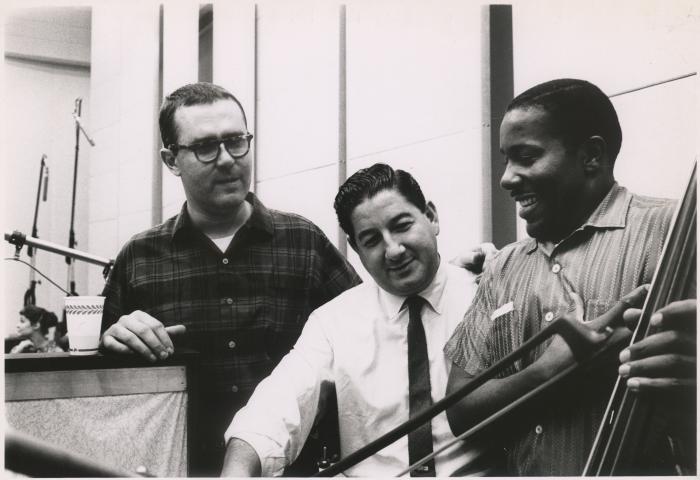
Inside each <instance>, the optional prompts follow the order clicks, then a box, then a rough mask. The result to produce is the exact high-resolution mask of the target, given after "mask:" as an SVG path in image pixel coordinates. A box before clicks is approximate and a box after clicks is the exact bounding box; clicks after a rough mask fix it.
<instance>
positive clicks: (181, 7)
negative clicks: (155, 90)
mask: <svg viewBox="0 0 700 480" xmlns="http://www.w3.org/2000/svg"><path fill="white" fill-rule="evenodd" d="M198 62H199V4H197V3H194V2H166V3H165V4H164V5H163V72H162V75H163V96H166V95H168V94H170V93H171V92H172V91H173V90H175V89H177V88H178V87H181V86H182V85H185V84H187V83H194V82H196V81H197V76H198V72H199V64H198ZM162 168H164V167H162ZM162 182H163V184H162V185H163V190H162V192H163V201H162V206H163V218H164V219H165V218H168V217H170V216H172V215H175V214H176V213H178V212H179V211H180V207H181V206H182V202H184V200H185V193H184V191H183V189H182V183H181V182H180V179H179V178H177V177H175V176H174V175H171V174H170V172H168V171H167V169H164V170H163V173H162Z"/></svg>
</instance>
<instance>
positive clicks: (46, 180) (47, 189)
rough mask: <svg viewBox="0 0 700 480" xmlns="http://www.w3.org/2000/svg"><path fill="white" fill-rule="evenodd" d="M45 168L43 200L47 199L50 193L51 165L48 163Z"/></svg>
mask: <svg viewBox="0 0 700 480" xmlns="http://www.w3.org/2000/svg"><path fill="white" fill-rule="evenodd" d="M45 168H46V175H44V196H43V197H42V200H43V201H46V199H47V198H48V195H49V166H48V165H47V166H46V167H45Z"/></svg>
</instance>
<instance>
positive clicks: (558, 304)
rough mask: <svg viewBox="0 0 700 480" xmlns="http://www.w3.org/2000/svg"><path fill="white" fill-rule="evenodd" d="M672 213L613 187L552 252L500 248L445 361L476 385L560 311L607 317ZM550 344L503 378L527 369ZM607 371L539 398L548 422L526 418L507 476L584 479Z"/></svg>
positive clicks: (656, 252) (642, 272)
mask: <svg viewBox="0 0 700 480" xmlns="http://www.w3.org/2000/svg"><path fill="white" fill-rule="evenodd" d="M673 211H674V202H672V201H670V200H662V199H655V198H649V197H641V196H637V195H633V194H631V193H630V192H628V191H627V189H625V188H624V187H621V186H619V185H617V184H615V185H614V186H613V187H612V189H611V190H610V192H609V193H608V194H607V195H606V197H605V198H604V199H603V201H602V202H601V203H600V204H599V205H598V207H597V208H596V210H595V211H594V212H593V213H592V214H591V216H590V217H589V219H588V221H587V222H586V223H584V224H583V225H582V226H581V227H579V228H578V229H577V230H576V231H574V232H573V233H572V234H571V235H569V236H568V237H567V238H565V239H564V240H562V241H561V242H560V243H559V244H557V245H556V246H554V247H553V248H552V249H551V250H547V249H546V247H545V246H544V245H542V244H539V243H538V242H537V241H536V240H535V239H531V238H528V239H525V240H522V241H520V242H517V243H514V244H512V245H509V246H507V247H505V248H504V249H503V250H501V251H500V252H499V253H498V255H497V256H496V257H495V258H494V259H493V261H492V262H491V263H490V264H489V265H488V266H487V269H486V272H485V273H484V275H483V278H482V280H481V283H480V284H479V289H478V291H477V294H476V298H475V299H474V302H473V303H472V305H471V307H470V308H469V310H468V311H467V313H466V315H465V318H464V320H463V321H462V323H460V325H459V326H458V327H457V329H456V330H455V333H454V334H453V336H452V338H451V339H450V340H449V342H448V343H447V345H446V346H445V354H446V355H447V357H448V358H450V359H451V360H452V361H453V362H454V363H455V364H456V365H458V366H459V367H461V368H462V369H464V371H465V372H466V373H467V375H469V376H470V377H473V376H476V375H477V374H479V373H480V372H482V371H483V370H485V369H486V368H488V367H490V366H491V365H493V364H494V363H496V362H497V361H498V360H500V359H501V358H503V357H504V356H506V355H507V354H508V353H510V352H511V351H513V350H515V349H516V348H518V347H519V346H520V345H521V344H522V343H523V342H524V341H525V340H527V339H528V338H530V337H531V336H532V335H534V334H535V333H537V332H538V331H539V330H541V329H542V328H544V327H546V326H547V325H548V324H549V323H550V322H551V321H552V320H554V319H556V318H558V317H561V316H563V315H564V314H566V313H569V314H572V315H574V316H576V317H577V318H583V319H584V321H589V320H591V319H593V318H596V317H597V316H599V315H601V314H602V313H604V312H606V311H607V310H608V309H609V308H610V307H612V306H613V305H614V304H615V302H617V301H618V300H619V299H620V298H621V297H623V296H624V295H625V294H627V293H629V292H630V291H632V290H633V289H634V288H635V287H637V286H639V285H642V284H645V283H649V282H651V279H652V276H653V274H654V270H655V267H656V263H657V261H658V259H659V257H660V255H661V250H662V247H663V242H664V239H665V237H666V233H667V231H668V228H669V224H670V220H671V217H672V215H673ZM572 294H574V295H573V296H572ZM576 297H578V299H580V301H578V300H575V298H576ZM547 345H548V343H545V344H542V345H540V346H539V347H538V348H537V349H536V350H535V351H534V352H532V354H531V355H530V356H529V357H527V358H525V359H523V360H522V361H521V362H517V363H516V364H515V365H514V367H513V368H511V369H510V370H509V371H506V372H504V373H503V375H502V376H507V375H510V374H512V373H515V372H516V371H519V370H521V369H523V368H524V367H526V366H527V365H529V364H531V363H532V362H533V361H534V359H535V358H537V357H539V356H540V355H541V354H542V352H543V351H544V349H545V348H546V347H547ZM610 370H611V375H609V376H608V377H606V378H605V379H601V377H600V376H593V378H592V379H590V376H589V380H586V379H583V380H581V381H580V382H578V384H577V388H576V389H575V392H574V394H572V395H565V394H563V395H562V396H557V397H556V399H555V400H554V401H552V399H551V398H550V399H547V400H545V401H546V402H548V403H547V404H546V405H539V406H540V407H544V411H546V415H545V414H544V411H542V412H540V413H538V414H534V415H527V416H523V417H527V418H522V419H521V421H520V422H519V427H518V428H520V430H518V431H517V432H516V431H515V429H512V430H511V431H512V432H513V436H512V437H511V438H509V439H506V441H507V442H508V444H507V445H505V447H506V450H507V458H508V469H509V473H510V474H513V475H538V476H558V475H580V474H581V472H582V471H583V465H584V463H585V460H586V456H587V454H588V451H589V449H590V446H591V444H592V442H593V438H594V435H595V433H596V430H597V428H598V425H599V423H600V420H601V417H602V414H603V411H604V407H605V402H606V401H607V397H608V396H609V395H610V392H611V391H612V382H614V380H615V378H616V375H617V370H616V368H611V369H610ZM583 383H585V385H582V384H583ZM579 387H580V388H579Z"/></svg>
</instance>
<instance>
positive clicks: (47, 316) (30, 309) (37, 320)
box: [19, 305, 58, 335]
mask: <svg viewBox="0 0 700 480" xmlns="http://www.w3.org/2000/svg"><path fill="white" fill-rule="evenodd" d="M19 314H20V315H24V316H25V317H27V320H29V323H31V324H32V325H36V324H39V328H40V330H41V333H43V334H44V335H46V334H47V333H49V328H51V327H55V326H56V325H57V324H58V318H57V317H56V314H55V313H53V312H49V311H48V310H45V309H43V308H41V307H37V306H36V305H27V306H25V307H24V308H22V310H20V311H19Z"/></svg>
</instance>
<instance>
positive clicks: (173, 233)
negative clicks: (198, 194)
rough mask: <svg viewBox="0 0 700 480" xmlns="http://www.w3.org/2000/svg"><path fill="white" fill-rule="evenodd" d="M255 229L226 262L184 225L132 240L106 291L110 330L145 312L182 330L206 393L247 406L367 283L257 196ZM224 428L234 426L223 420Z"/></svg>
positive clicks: (312, 228) (306, 229) (302, 223)
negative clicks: (328, 306)
mask: <svg viewBox="0 0 700 480" xmlns="http://www.w3.org/2000/svg"><path fill="white" fill-rule="evenodd" d="M247 200H248V201H249V202H250V203H251V204H252V205H253V211H252V214H251V216H250V218H249V220H248V221H247V222H246V224H244V225H243V226H242V227H241V229H240V230H239V231H238V232H237V233H236V235H235V237H234V239H233V241H232V242H231V244H230V245H229V246H228V248H227V249H226V251H225V252H223V253H222V252H221V250H219V249H218V248H217V247H216V246H215V244H214V243H213V242H212V241H211V240H210V239H209V238H207V237H206V236H205V235H204V234H202V233H201V232H200V231H198V230H197V229H195V228H194V227H193V226H192V224H191V220H190V218H189V216H188V214H187V209H186V205H185V206H183V208H182V211H181V212H180V214H179V215H177V216H175V217H172V218H170V219H169V220H167V221H166V222H165V223H163V224H161V225H158V226H156V227H153V228H151V229H149V230H147V231H145V232H143V233H140V234H137V235H136V236H134V237H133V238H132V239H131V240H130V241H129V242H128V243H127V244H126V245H125V246H124V247H123V248H122V250H121V252H120V253H119V255H118V256H117V259H116V263H115V265H114V268H113V270H112V272H111V275H110V277H109V279H108V281H107V284H106V286H105V289H104V292H103V295H104V296H106V297H107V298H106V301H105V311H104V316H103V320H102V328H103V330H104V329H105V328H107V327H108V326H109V325H111V324H113V323H115V322H116V321H117V320H119V317H120V316H121V315H125V314H129V313H131V312H133V311H134V310H142V311H144V312H147V313H148V314H150V315H152V316H153V317H155V318H156V319H158V320H160V321H161V322H162V323H163V324H164V325H166V326H168V325H176V324H184V325H185V326H186V327H187V333H186V341H187V345H188V346H190V347H192V348H194V349H196V350H198V351H199V352H200V353H201V362H202V377H201V378H200V379H199V382H200V386H201V388H202V389H203V390H204V391H216V392H233V393H236V394H237V396H238V397H240V398H239V399H238V402H236V403H239V402H240V403H241V404H244V403H245V401H247V398H248V397H249V396H250V394H251V393H252V391H253V389H254V388H255V386H256V385H257V384H258V382H259V381H260V380H262V379H263V378H265V377H266V376H267V375H268V374H269V373H270V372H271V371H272V369H273V368H274V367H275V365H276V364H277V362H279V360H280V359H281V358H282V357H283V356H284V355H285V354H286V353H287V352H288V351H289V350H290V349H291V347H292V346H293V345H294V343H295V342H296V339H297V337H298V336H299V334H300V333H301V330H302V327H303V326H304V324H305V323H306V319H307V317H308V315H309V314H310V313H311V312H312V311H313V310H314V309H316V308H317V307H319V306H321V305H323V304H324V303H326V302H327V301H329V300H331V299H332V298H334V297H335V296H336V295H338V294H339V293H341V292H343V291H345V290H347V289H348V288H350V287H352V286H355V285H357V284H358V283H360V279H359V277H358V276H357V274H356V273H355V271H354V269H353V268H352V266H351V265H350V264H349V263H348V262H347V260H346V259H345V258H344V257H343V256H342V255H341V254H340V252H339V251H338V250H337V249H336V248H335V247H334V246H333V245H332V244H331V243H330V241H329V240H328V239H327V238H326V236H325V235H324V234H323V232H322V231H321V230H320V229H319V228H318V227H317V226H316V225H314V224H313V223H311V222H310V221H308V220H306V219H305V218H303V217H301V216H298V215H294V214H289V213H283V212H278V211H275V210H268V209H267V208H265V207H264V206H263V204H262V203H260V201H259V200H258V199H257V198H256V197H255V196H254V195H253V194H252V193H249V194H248V197H247ZM220 421H221V422H225V421H226V420H224V419H221V420H220Z"/></svg>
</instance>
